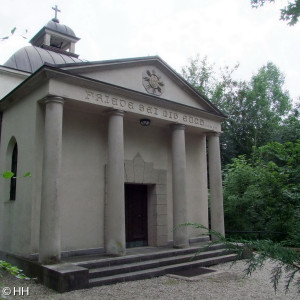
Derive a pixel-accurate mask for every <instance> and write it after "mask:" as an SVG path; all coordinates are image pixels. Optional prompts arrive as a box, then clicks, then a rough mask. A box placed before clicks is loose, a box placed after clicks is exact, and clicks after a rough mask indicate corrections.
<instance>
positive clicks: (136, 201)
mask: <svg viewBox="0 0 300 300" xmlns="http://www.w3.org/2000/svg"><path fill="white" fill-rule="evenodd" d="M125 223H126V247H128V248H130V247H140V246H147V245H148V214H147V185H141V184H125Z"/></svg>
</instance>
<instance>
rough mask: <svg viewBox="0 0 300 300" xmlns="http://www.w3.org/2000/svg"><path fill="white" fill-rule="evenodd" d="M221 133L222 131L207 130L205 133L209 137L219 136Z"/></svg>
mask: <svg viewBox="0 0 300 300" xmlns="http://www.w3.org/2000/svg"><path fill="white" fill-rule="evenodd" d="M221 134H222V132H205V135H206V136H207V137H209V136H217V137H219V136H220V135H221Z"/></svg>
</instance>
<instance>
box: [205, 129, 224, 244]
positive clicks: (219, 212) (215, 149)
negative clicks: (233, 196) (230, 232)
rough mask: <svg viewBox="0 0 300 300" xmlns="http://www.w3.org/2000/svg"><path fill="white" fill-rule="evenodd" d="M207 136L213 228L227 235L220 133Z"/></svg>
mask: <svg viewBox="0 0 300 300" xmlns="http://www.w3.org/2000/svg"><path fill="white" fill-rule="evenodd" d="M207 138H208V165H209V188H210V209H211V229H212V230H215V231H217V232H219V233H221V234H222V235H225V228H224V209H223V191H222V174H221V156H220V141H219V134H218V133H212V134H208V135H207ZM215 239H216V237H213V240H215Z"/></svg>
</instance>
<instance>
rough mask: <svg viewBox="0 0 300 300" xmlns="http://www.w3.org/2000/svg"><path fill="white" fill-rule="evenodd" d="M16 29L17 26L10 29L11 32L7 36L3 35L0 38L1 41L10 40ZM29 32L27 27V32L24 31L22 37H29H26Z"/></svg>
mask: <svg viewBox="0 0 300 300" xmlns="http://www.w3.org/2000/svg"><path fill="white" fill-rule="evenodd" d="M16 30H17V27H14V28H13V29H12V30H11V31H10V34H9V35H7V36H4V37H1V38H0V41H5V40H8V39H9V38H10V37H11V36H13V35H14V33H15V32H16ZM27 32H28V30H27V29H26V30H25V33H24V34H21V37H22V38H23V39H27V37H26V34H27Z"/></svg>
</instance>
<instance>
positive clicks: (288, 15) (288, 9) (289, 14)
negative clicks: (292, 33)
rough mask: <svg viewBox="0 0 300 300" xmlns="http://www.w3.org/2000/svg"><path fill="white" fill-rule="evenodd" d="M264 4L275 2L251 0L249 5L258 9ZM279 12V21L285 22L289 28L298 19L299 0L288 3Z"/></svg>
mask: <svg viewBox="0 0 300 300" xmlns="http://www.w3.org/2000/svg"><path fill="white" fill-rule="evenodd" d="M265 2H275V0H251V5H252V7H254V8H258V7H261V6H263V5H264V4H265ZM280 12H281V15H280V20H283V21H287V22H288V25H290V26H292V25H295V24H296V23H297V22H298V19H299V17H300V0H294V1H293V2H291V1H289V3H288V5H287V6H285V7H284V8H282V9H281V10H280Z"/></svg>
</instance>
